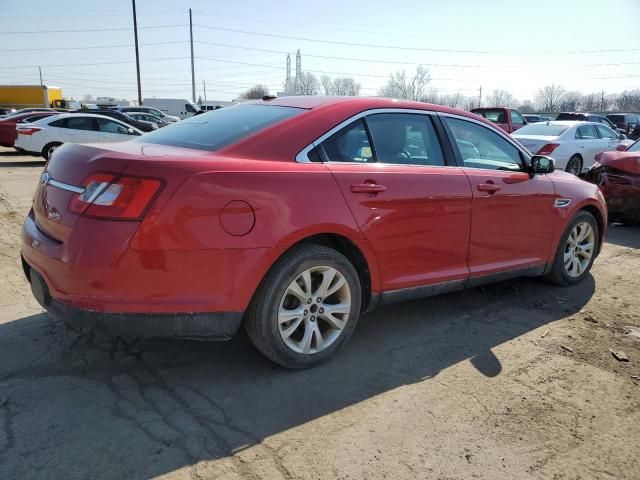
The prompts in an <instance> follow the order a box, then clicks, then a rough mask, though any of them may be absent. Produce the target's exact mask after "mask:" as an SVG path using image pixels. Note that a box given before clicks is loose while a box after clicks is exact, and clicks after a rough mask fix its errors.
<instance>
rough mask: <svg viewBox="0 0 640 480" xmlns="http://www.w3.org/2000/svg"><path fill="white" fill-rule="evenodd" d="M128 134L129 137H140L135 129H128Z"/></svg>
mask: <svg viewBox="0 0 640 480" xmlns="http://www.w3.org/2000/svg"><path fill="white" fill-rule="evenodd" d="M127 133H128V134H129V135H138V132H136V131H135V130H134V129H133V128H131V127H129V128H127Z"/></svg>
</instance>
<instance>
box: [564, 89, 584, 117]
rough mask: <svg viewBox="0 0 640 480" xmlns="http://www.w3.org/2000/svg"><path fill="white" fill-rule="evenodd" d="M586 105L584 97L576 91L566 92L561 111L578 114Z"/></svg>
mask: <svg viewBox="0 0 640 480" xmlns="http://www.w3.org/2000/svg"><path fill="white" fill-rule="evenodd" d="M583 103H584V95H583V94H582V93H580V92H576V91H574V90H572V91H569V92H565V94H564V95H563V96H562V100H561V101H560V110H562V111H563V112H566V111H570V112H576V111H578V110H580V109H581V108H582V104H583Z"/></svg>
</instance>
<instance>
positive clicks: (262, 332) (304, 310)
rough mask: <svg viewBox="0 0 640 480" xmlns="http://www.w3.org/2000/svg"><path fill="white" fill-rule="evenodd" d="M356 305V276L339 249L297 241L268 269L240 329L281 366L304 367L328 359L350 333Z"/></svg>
mask: <svg viewBox="0 0 640 480" xmlns="http://www.w3.org/2000/svg"><path fill="white" fill-rule="evenodd" d="M360 306H361V288H360V281H359V279H358V274H357V272H356V270H355V268H354V267H353V265H352V264H351V262H350V261H349V260H348V259H347V258H346V257H345V256H344V255H342V254H340V253H339V252H337V251H335V250H333V249H331V248H328V247H324V246H321V245H314V244H309V245H299V246H297V247H294V249H292V250H291V251H289V252H288V253H287V254H285V256H283V257H282V258H281V259H280V260H279V261H278V262H277V263H276V265H275V266H274V267H273V268H272V269H271V270H270V271H269V273H268V274H267V275H266V276H265V278H264V280H263V281H262V283H261V285H260V287H259V288H258V291H257V292H256V294H255V296H254V298H253V300H252V301H251V305H250V306H249V310H248V311H247V316H246V318H245V328H246V330H247V333H248V334H249V338H250V339H251V341H252V343H253V344H254V345H255V346H256V348H258V350H260V351H261V352H262V353H263V354H264V355H266V356H267V357H269V358H270V359H271V360H273V361H274V362H276V363H278V364H279V365H282V366H283V367H286V368H308V367H313V366H315V365H318V364H319V363H322V362H324V361H325V360H327V359H328V358H329V357H331V356H332V355H333V354H334V353H335V352H336V350H338V349H339V348H340V347H341V346H342V345H343V344H344V343H345V342H346V341H347V340H348V339H349V337H351V335H352V334H353V331H354V330H355V327H356V323H357V322H358V317H359V315H360Z"/></svg>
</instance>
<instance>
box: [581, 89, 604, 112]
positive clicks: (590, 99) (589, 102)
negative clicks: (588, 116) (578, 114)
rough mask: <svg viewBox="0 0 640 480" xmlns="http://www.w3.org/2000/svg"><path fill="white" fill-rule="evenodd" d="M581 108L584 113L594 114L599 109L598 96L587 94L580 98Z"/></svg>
mask: <svg viewBox="0 0 640 480" xmlns="http://www.w3.org/2000/svg"><path fill="white" fill-rule="evenodd" d="M582 108H583V109H584V110H585V112H594V111H596V110H598V109H599V108H600V95H599V94H597V93H588V94H586V95H583V97H582Z"/></svg>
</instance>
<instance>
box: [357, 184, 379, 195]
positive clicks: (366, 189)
mask: <svg viewBox="0 0 640 480" xmlns="http://www.w3.org/2000/svg"><path fill="white" fill-rule="evenodd" d="M386 190H387V187H385V186H384V185H378V184H377V183H357V184H355V185H351V191H352V192H353V193H371V194H374V195H375V194H377V193H382V192H385V191H386Z"/></svg>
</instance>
